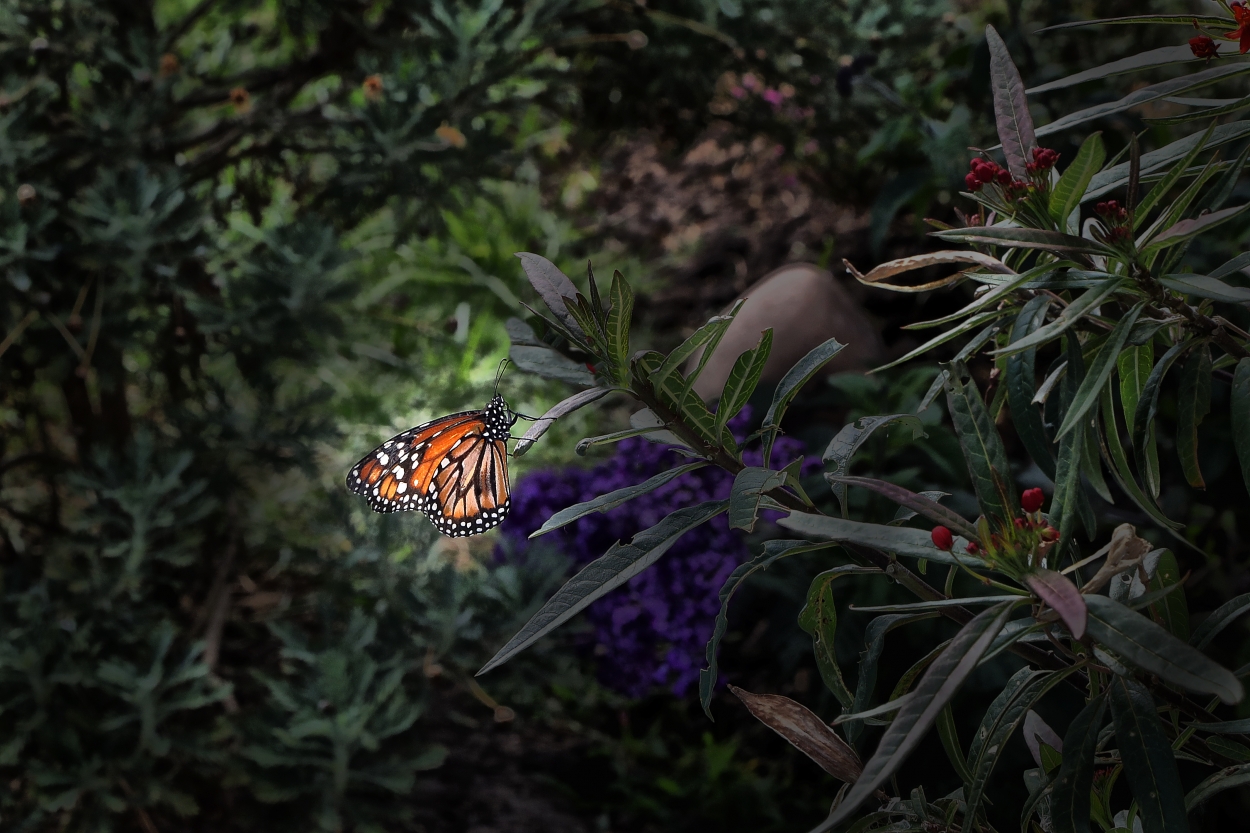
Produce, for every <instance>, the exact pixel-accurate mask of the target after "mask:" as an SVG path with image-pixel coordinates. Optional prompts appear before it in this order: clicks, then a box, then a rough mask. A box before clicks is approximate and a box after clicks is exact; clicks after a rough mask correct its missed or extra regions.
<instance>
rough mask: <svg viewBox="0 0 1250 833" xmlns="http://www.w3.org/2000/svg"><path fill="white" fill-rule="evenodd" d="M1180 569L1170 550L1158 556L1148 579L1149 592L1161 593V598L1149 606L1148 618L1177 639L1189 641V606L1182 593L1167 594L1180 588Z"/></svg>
mask: <svg viewBox="0 0 1250 833" xmlns="http://www.w3.org/2000/svg"><path fill="white" fill-rule="evenodd" d="M1181 578H1182V576H1181V568H1180V565H1179V564H1177V563H1176V556H1175V555H1173V554H1172V551H1171V550H1164V551H1163V552H1162V553H1160V555H1159V563H1158V565H1157V566H1156V567H1155V574H1154V575H1153V576H1152V577H1151V579H1150V587H1149V590H1151V591H1152V594H1153V593H1156V592H1157V593H1161V594H1162V595H1161V598H1160V599H1159V600H1158V601H1157V602H1154V603H1153V604H1151V605H1150V618H1152V619H1154V620H1155V621H1156V622H1158V623H1159V625H1161V626H1162V627H1164V628H1166V629H1167V630H1168V632H1169V633H1171V634H1172V635H1173V636H1175V637H1176V638H1177V639H1181V640H1184V641H1186V642H1188V641H1189V605H1188V604H1186V602H1185V594H1184V593H1168V592H1167V590H1168V588H1172V587H1180V581H1181Z"/></svg>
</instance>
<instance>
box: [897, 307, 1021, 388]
mask: <svg viewBox="0 0 1250 833" xmlns="http://www.w3.org/2000/svg"><path fill="white" fill-rule="evenodd" d="M1000 315H1001V313H999V312H996V311H994V310H991V311H989V312H983V313H981V314H979V315H974V316H972V317H971V318H969V319H968V320H967V321H965V322H964V323H962V324H960V325H959V326H958V327H952V328H951V329H949V330H947V331H946V332H944V333H942V334H941V335H939V336H936V337H934V338H931V339H929V340H928V341H926V342H925V343H924V344H922V345H920V346H919V347H917V348H916V349H914V350H911V351H909V352H908V353H907V354H906V355H904V356H902V357H901V358H897V359H895V360H894V361H892V362H890V363H889V364H883V365H881V366H880V367H878V368H875V369H874V370H873V371H872V372H873V373H880V372H881V371H883V370H889V369H890V368H891V367H897V366H898V365H900V364H903V363H904V362H909V361H911V360H912V359H914V358H916V357H917V356H922V355H924V354H925V353H927V352H929V351H930V350H932V349H933V348H934V347H938V346H940V345H942V344H945V343H946V342H948V341H952V340H954V339H956V338H958V337H959V336H961V335H963V334H964V333H966V332H969V331H971V330H975V329H976V328H977V327H980V326H981V325H982V324H984V323H985V322H987V321H995V320H997V319H998V318H999V316H1000ZM994 332H995V325H990V327H988V328H986V330H985V331H984V332H983V333H981V336H978V337H977V338H974V339H973V340H972V341H971V342H969V345H970V346H971V345H975V347H973V349H974V350H976V349H980V348H981V346H983V345H984V344H985V342H986V341H987V340H988V339H989V338H990V337H992V336H993V334H994ZM960 352H961V354H962V353H963V351H960ZM964 358H967V356H964ZM935 384H936V382H935Z"/></svg>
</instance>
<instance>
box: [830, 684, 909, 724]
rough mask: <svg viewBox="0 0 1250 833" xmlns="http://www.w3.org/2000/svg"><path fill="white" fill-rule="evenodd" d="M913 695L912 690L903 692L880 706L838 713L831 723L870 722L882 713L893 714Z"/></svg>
mask: <svg viewBox="0 0 1250 833" xmlns="http://www.w3.org/2000/svg"><path fill="white" fill-rule="evenodd" d="M915 696H916V695H915V693H914V692H913V693H905V694H903V695H902V696H901V697H895V698H893V699H890V700H887V701H886V702H884V703H882V704H881V705H880V706H874V707H873V708H871V709H868V710H866V711H862V712H851V713H849V714H840V715H838V716H837V717H835V718H834V719H833V725H834V726H840V725H842V724H843V723H850V722H852V721H855V720H862V721H869V722H871V721H873V720H874V719H875V718H879V717H881V716H882V715H886V714H894V713H895V712H896V711H898V710H899V709H901V708H903V706H906V705H907V704H908V703H909V702H911V699H912V698H913V697H915ZM878 722H880V723H887V722H889V721H885V720H882V721H878Z"/></svg>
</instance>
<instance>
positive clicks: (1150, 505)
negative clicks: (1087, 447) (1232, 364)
mask: <svg viewBox="0 0 1250 833" xmlns="http://www.w3.org/2000/svg"><path fill="white" fill-rule="evenodd" d="M1102 419H1103V430H1102V433H1101V434H1100V435H1099V439H1100V440H1105V444H1104V445H1103V446H1102V452H1103V457H1104V458H1106V460H1107V466H1108V468H1110V469H1111V474H1112V475H1113V476H1114V477H1115V479H1116V482H1117V483H1119V484H1120V488H1121V489H1123V490H1124V491H1125V492H1126V493H1127V494H1128V496H1129V498H1130V499H1131V500H1132V501H1133V503H1134V504H1136V505H1137V508H1138V509H1140V510H1142V511H1143V512H1145V513H1146V514H1147V515H1149V516H1150V517H1151V519H1153V520H1154V522H1155V523H1157V524H1159V526H1160V528H1162V529H1165V530H1167V531H1168V533H1170V534H1171V535H1173V536H1176V537H1177V538H1178V540H1182V541H1183V540H1184V539H1183V538H1180V536H1179V535H1177V532H1176V530H1177V529H1179V528H1180V526H1181V525H1180V524H1178V523H1176V522H1175V521H1170V520H1168V519H1167V517H1165V516H1164V514H1163V513H1162V512H1160V511H1159V507H1158V506H1156V505H1155V502H1154V501H1153V500H1151V499H1150V498H1149V497H1147V496H1146V493H1145V492H1143V491H1142V490H1141V487H1139V486H1138V485H1137V481H1136V480H1134V479H1133V475H1132V472H1130V471H1129V465H1128V456H1127V455H1126V454H1125V453H1124V446H1123V445H1122V444H1121V442H1120V431H1119V428H1117V427H1116V423H1115V401H1114V398H1113V397H1112V395H1111V390H1110V388H1104V389H1103V403H1102ZM1156 462H1157V461H1156ZM1154 470H1155V471H1156V472H1157V471H1158V467H1157V466H1156V467H1155V469H1154Z"/></svg>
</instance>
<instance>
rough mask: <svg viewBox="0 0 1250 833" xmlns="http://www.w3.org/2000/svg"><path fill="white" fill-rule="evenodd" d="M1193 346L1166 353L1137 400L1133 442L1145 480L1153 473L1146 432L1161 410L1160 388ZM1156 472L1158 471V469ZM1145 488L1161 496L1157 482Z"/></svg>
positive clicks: (1180, 346)
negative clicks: (1175, 364) (1173, 368)
mask: <svg viewBox="0 0 1250 833" xmlns="http://www.w3.org/2000/svg"><path fill="white" fill-rule="evenodd" d="M1192 346H1193V342H1190V341H1182V342H1181V343H1180V344H1176V345H1173V346H1172V347H1171V348H1170V349H1169V350H1168V351H1167V352H1166V353H1164V354H1163V358H1161V359H1159V361H1158V363H1157V364H1155V366H1154V369H1153V370H1151V371H1150V375H1149V376H1147V377H1146V385H1145V387H1143V388H1142V392H1141V398H1140V399H1138V400H1137V413H1136V414H1134V415H1133V438H1132V442H1133V454H1134V456H1135V457H1136V463H1137V471H1138V473H1139V474H1140V475H1141V476H1142V477H1143V478H1145V476H1146V473H1147V472H1148V471H1151V468H1150V465H1149V461H1148V459H1147V457H1146V449H1147V448H1148V444H1147V433H1146V432H1147V431H1149V430H1150V427H1151V426H1152V425H1153V424H1154V421H1155V414H1156V413H1158V410H1159V388H1160V387H1161V386H1162V385H1163V379H1164V377H1165V376H1167V372H1168V370H1170V369H1171V367H1172V365H1173V364H1174V363H1175V362H1176V360H1177V359H1179V358H1180V357H1181V355H1182V354H1183V353H1184V352H1185V351H1186V350H1188V349H1189V348H1190V347H1192ZM1155 471H1157V467H1156V468H1155ZM1145 486H1146V488H1147V489H1148V490H1149V493H1150V496H1151V497H1153V498H1157V497H1158V496H1159V484H1158V482H1157V481H1150V480H1146V481H1145Z"/></svg>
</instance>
